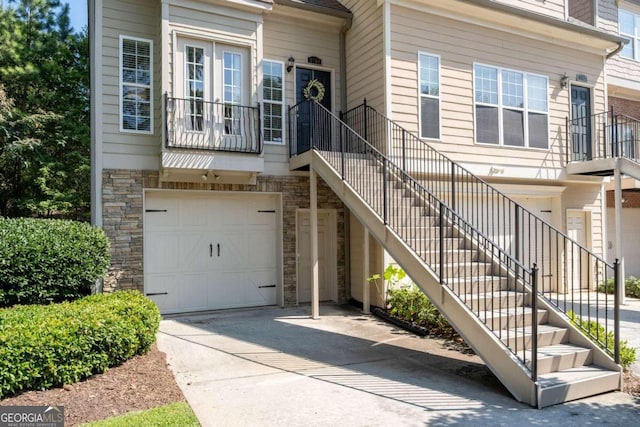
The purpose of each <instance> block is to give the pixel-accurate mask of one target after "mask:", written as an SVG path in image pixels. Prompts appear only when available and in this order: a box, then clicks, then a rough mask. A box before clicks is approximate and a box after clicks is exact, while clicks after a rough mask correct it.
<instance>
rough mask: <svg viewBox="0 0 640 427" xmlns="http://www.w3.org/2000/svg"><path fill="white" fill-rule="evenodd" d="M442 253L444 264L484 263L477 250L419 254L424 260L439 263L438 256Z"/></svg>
mask: <svg viewBox="0 0 640 427" xmlns="http://www.w3.org/2000/svg"><path fill="white" fill-rule="evenodd" d="M441 253H442V256H443V259H444V263H445V264H449V263H458V264H460V263H469V262H473V261H484V259H480V258H484V256H483V255H481V254H480V253H479V252H478V251H477V250H474V249H457V250H455V251H446V250H445V251H444V252H440V251H428V252H420V254H421V255H423V258H424V259H426V260H434V261H438V262H439V261H440V254H441Z"/></svg>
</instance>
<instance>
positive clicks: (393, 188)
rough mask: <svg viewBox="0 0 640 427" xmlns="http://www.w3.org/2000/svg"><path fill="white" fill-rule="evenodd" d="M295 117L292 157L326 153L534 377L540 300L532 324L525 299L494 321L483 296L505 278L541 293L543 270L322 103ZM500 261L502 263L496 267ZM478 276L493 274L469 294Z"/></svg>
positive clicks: (302, 106) (302, 108)
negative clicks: (514, 254) (469, 218)
mask: <svg viewBox="0 0 640 427" xmlns="http://www.w3.org/2000/svg"><path fill="white" fill-rule="evenodd" d="M289 123H290V127H289V136H290V140H289V142H290V146H291V153H292V155H297V154H301V153H302V152H304V151H308V150H311V149H313V150H316V152H317V153H319V154H320V155H322V157H323V158H324V159H325V160H326V161H327V162H328V163H329V164H330V165H331V166H332V168H333V169H334V170H335V171H336V173H338V174H339V175H340V177H341V179H342V180H343V181H344V182H345V183H346V184H347V185H349V186H350V187H351V188H352V189H353V191H355V192H356V193H357V194H358V195H359V196H360V197H361V198H362V199H363V200H364V201H365V202H366V203H367V204H368V206H369V207H370V208H371V209H372V210H373V211H375V213H376V214H377V215H378V216H379V217H380V219H381V220H382V221H383V222H384V223H385V225H386V226H387V227H388V228H389V229H390V230H392V231H393V232H394V233H395V234H396V235H397V236H398V237H399V238H401V239H402V240H403V241H404V242H406V243H407V245H408V246H409V247H410V248H411V249H412V250H413V251H414V252H415V254H416V255H417V256H419V257H420V258H421V259H422V260H423V261H424V262H425V264H426V265H427V266H428V267H429V268H431V270H432V271H433V272H434V273H435V274H437V276H438V277H439V280H440V283H441V285H442V286H448V287H449V288H450V289H451V290H453V292H454V293H455V294H456V295H457V296H458V298H459V299H460V300H461V301H462V302H463V303H465V304H466V305H467V307H468V308H469V309H470V310H471V311H472V312H473V313H474V314H475V316H477V318H479V319H480V320H481V321H482V322H483V323H484V324H485V326H486V327H487V329H488V330H489V331H490V332H491V333H493V334H494V335H495V336H496V337H498V339H500V340H502V342H503V344H504V345H505V347H506V348H508V349H509V350H510V351H511V352H512V353H513V354H514V355H515V356H516V357H517V358H518V359H519V360H520V361H521V362H522V364H523V367H524V368H525V369H528V370H529V372H530V374H531V378H532V379H533V380H534V381H535V380H536V378H537V371H536V366H537V351H536V346H537V339H536V338H537V335H536V334H535V328H536V325H537V320H536V321H534V319H536V318H537V312H536V311H535V303H534V304H533V308H534V310H533V311H531V315H530V316H531V317H530V318H529V320H530V322H527V321H526V320H527V319H526V316H527V314H526V312H524V311H522V310H521V311H520V312H517V311H516V310H517V309H518V307H519V305H518V304H517V303H515V302H513V303H512V302H509V300H508V299H507V302H506V305H505V306H503V307H502V309H503V310H505V311H506V312H509V313H511V314H512V316H511V317H506V318H502V317H498V318H497V319H493V318H491V317H490V313H491V311H492V307H491V306H489V305H488V304H491V303H488V302H487V300H486V299H483V295H484V294H487V293H489V292H492V291H495V290H499V289H502V288H503V286H504V284H505V283H506V282H508V286H509V289H510V290H512V291H515V292H521V293H523V294H524V293H528V292H533V294H536V293H537V281H536V273H537V268H536V267H535V266H533V268H531V269H530V268H527V267H525V266H524V265H523V264H522V263H520V262H519V261H517V260H516V259H515V258H513V257H512V256H511V255H509V254H508V253H506V252H505V251H503V250H502V249H501V248H500V247H499V246H498V245H497V244H495V243H494V242H493V241H492V240H491V239H490V238H488V237H487V236H485V235H484V234H483V233H482V232H481V231H479V230H478V229H476V228H475V227H474V226H473V225H472V224H470V223H469V222H467V221H466V220H465V219H464V218H463V217H462V216H461V215H459V214H458V213H457V212H456V211H455V210H454V209H452V208H451V207H450V206H449V205H448V204H447V203H446V202H444V201H443V200H441V199H439V198H438V197H437V196H436V195H435V194H433V193H432V192H431V191H430V190H429V189H427V188H425V187H424V186H423V185H422V184H421V183H420V182H419V181H417V180H416V179H414V178H413V177H412V176H410V175H409V174H408V173H407V172H406V171H405V170H404V169H403V168H402V167H400V166H398V165H397V164H395V163H394V162H393V161H391V160H390V159H389V158H388V157H387V156H385V155H384V154H383V153H382V152H381V151H380V150H378V149H377V148H375V147H374V146H372V145H371V144H369V143H368V142H367V141H365V140H364V139H363V138H362V137H361V136H360V135H358V134H357V133H356V132H354V130H353V129H351V128H350V127H349V126H347V125H346V124H345V123H344V122H342V121H341V120H339V119H338V118H337V117H336V116H334V115H333V114H332V113H331V112H329V111H328V110H327V109H325V108H324V107H323V106H322V105H320V104H318V103H316V102H311V101H304V102H302V103H299V104H297V105H295V106H293V107H290V108H289ZM303 138H304V140H303ZM449 249H451V250H449ZM469 253H471V254H474V253H475V254H476V255H475V257H476V258H475V259H474V260H473V262H469V259H468V254H469ZM478 257H479V258H478ZM398 261H399V262H400V263H402V261H401V260H398ZM495 266H499V267H498V268H497V271H494V270H496V269H495ZM483 269H488V270H483ZM477 276H486V279H487V280H486V281H484V282H483V283H482V284H480V285H479V286H477V287H476V289H475V291H474V292H471V293H466V287H465V286H464V283H463V280H464V279H468V278H472V277H477ZM514 313H515V314H514ZM445 315H446V313H445ZM526 323H530V324H531V325H532V328H533V331H534V332H533V336H534V337H536V338H534V339H533V340H532V341H533V344H531V345H529V346H527V326H526ZM506 343H510V344H511V345H507V344H506ZM527 349H531V350H532V351H531V355H532V356H528V355H527V354H528V353H526V352H525V350H527Z"/></svg>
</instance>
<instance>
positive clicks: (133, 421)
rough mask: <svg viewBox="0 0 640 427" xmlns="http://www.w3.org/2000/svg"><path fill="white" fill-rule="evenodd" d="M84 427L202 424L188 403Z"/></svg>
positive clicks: (186, 425)
mask: <svg viewBox="0 0 640 427" xmlns="http://www.w3.org/2000/svg"><path fill="white" fill-rule="evenodd" d="M82 426H83V427H174V426H176V427H178V426H179V427H199V426H200V423H199V422H198V419H197V418H196V415H195V414H194V413H193V411H192V410H191V407H190V406H189V404H188V403H187V402H177V403H170V404H168V405H164V406H159V407H157V408H152V409H147V410H146V411H141V412H131V413H128V414H124V415H119V416H117V417H112V418H107V419H105V420H100V421H93V422H90V423H87V424H82Z"/></svg>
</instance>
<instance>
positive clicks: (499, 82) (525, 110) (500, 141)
mask: <svg viewBox="0 0 640 427" xmlns="http://www.w3.org/2000/svg"><path fill="white" fill-rule="evenodd" d="M476 66H481V67H487V68H493V69H495V70H496V71H497V85H498V104H497V105H496V104H488V103H485V102H477V101H476ZM502 71H511V72H514V73H520V74H522V75H523V82H522V83H523V86H522V103H523V105H524V108H517V107H505V106H504V105H503V103H502V95H503V93H502ZM527 76H533V77H541V78H543V79H545V81H546V82H547V111H540V110H534V109H530V108H529V99H528V98H529V93H528V83H527ZM476 105H485V106H488V107H497V108H498V143H497V144H491V143H488V142H478V136H477V135H478V133H477V130H478V123H477V120H476V119H477V117H476ZM503 109H508V110H517V111H522V112H523V119H524V146H518V145H505V144H504V130H503V117H502V111H503ZM549 110H550V103H549V77H548V76H545V75H542V74H536V73H528V72H526V71H521V70H515V69H512V68H506V67H498V66H496V65H489V64H485V63H481V62H474V63H473V141H474V143H476V144H478V145H482V146H485V147H504V148H514V149H520V150H537V151H549V150H550V149H551V141H550V138H549V134H550V132H551V122H550V117H551V116H550V114H549ZM529 112H531V113H537V114H546V115H547V148H540V147H530V146H529V114H528V113H529Z"/></svg>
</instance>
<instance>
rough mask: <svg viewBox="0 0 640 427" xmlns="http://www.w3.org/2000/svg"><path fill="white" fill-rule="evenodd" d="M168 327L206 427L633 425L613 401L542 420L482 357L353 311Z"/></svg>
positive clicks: (163, 344)
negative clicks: (492, 370)
mask: <svg viewBox="0 0 640 427" xmlns="http://www.w3.org/2000/svg"><path fill="white" fill-rule="evenodd" d="M321 316H322V317H321V318H320V319H318V320H312V319H310V318H309V309H308V308H304V307H303V308H291V309H280V308H266V309H253V310H237V311H236V310H234V311H221V312H214V313H207V314H201V315H189V316H180V317H170V318H167V319H165V320H163V321H162V323H161V326H160V333H159V335H158V346H159V348H160V350H161V351H164V352H165V353H167V358H168V362H169V364H170V366H171V369H172V370H173V372H174V374H175V376H176V380H177V382H178V385H179V386H180V387H181V388H182V390H183V391H184V394H185V396H186V398H187V400H188V401H189V403H190V405H191V407H192V408H193V410H194V411H195V413H196V415H197V416H198V418H199V420H200V422H201V423H202V425H203V426H418V425H420V426H424V425H474V426H478V425H506V426H507V425H508V426H511V425H519V426H521V425H540V424H545V425H558V424H563V425H564V426H573V425H576V426H587V425H603V424H610V425H623V424H627V425H634V424H637V423H640V399H634V398H632V397H631V396H629V395H627V394H624V393H610V394H606V395H602V396H596V397H592V398H589V399H583V400H579V401H575V402H571V403H568V404H564V405H557V406H554V407H551V408H546V409H543V410H536V409H533V408H530V407H529V406H527V405H524V404H520V403H518V402H516V401H515V400H514V399H513V398H512V397H511V396H510V395H509V393H508V392H507V391H506V390H505V389H504V388H503V387H502V385H501V384H499V382H498V381H497V380H496V379H495V377H493V375H492V374H491V373H490V372H489V371H488V370H487V368H486V366H485V365H483V364H482V362H481V361H480V359H479V358H478V357H477V356H473V355H465V354H461V353H460V352H458V351H455V350H451V349H448V348H447V347H446V346H445V344H444V341H442V340H437V339H431V338H419V337H416V336H414V335H411V334H408V333H406V332H404V331H400V330H398V329H396V328H394V327H393V326H390V325H388V324H385V323H383V322H381V321H380V320H379V319H376V318H374V317H371V316H364V315H361V314H360V313H359V312H358V311H357V310H355V309H351V308H349V307H338V306H333V305H330V306H322V307H321Z"/></svg>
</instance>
